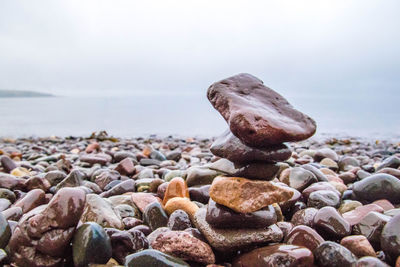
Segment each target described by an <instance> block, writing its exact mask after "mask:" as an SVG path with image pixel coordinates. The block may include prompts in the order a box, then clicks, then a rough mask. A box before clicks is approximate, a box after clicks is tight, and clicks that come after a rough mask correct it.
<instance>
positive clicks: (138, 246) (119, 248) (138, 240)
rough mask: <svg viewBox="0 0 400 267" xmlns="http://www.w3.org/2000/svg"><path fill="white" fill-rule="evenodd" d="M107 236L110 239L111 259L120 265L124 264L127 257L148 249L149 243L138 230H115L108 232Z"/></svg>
mask: <svg viewBox="0 0 400 267" xmlns="http://www.w3.org/2000/svg"><path fill="white" fill-rule="evenodd" d="M109 236H110V239H111V247H112V257H113V258H114V259H115V260H117V261H118V262H119V263H121V264H124V263H125V258H126V256H127V255H129V254H131V253H135V252H137V251H141V250H143V249H147V248H148V247H149V241H148V240H147V238H146V237H145V235H144V234H143V233H142V232H141V231H139V230H135V229H130V230H129V231H118V230H117V231H114V232H110V233H109Z"/></svg>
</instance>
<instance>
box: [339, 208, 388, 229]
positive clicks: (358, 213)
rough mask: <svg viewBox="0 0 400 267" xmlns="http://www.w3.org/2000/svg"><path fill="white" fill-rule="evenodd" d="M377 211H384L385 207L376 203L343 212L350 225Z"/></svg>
mask: <svg viewBox="0 0 400 267" xmlns="http://www.w3.org/2000/svg"><path fill="white" fill-rule="evenodd" d="M372 211H375V212H379V213H383V209H382V208H381V207H379V206H378V205H376V204H368V205H364V206H360V207H357V208H355V209H353V210H351V211H348V212H345V213H343V214H342V215H343V218H344V219H345V220H346V221H347V222H348V223H350V225H355V224H357V223H359V222H360V221H361V220H362V219H363V218H364V217H365V216H366V215H367V214H368V213H370V212H372Z"/></svg>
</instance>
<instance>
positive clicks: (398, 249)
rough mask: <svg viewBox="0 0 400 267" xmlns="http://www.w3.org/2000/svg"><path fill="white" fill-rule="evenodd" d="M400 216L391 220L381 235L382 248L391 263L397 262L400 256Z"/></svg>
mask: <svg viewBox="0 0 400 267" xmlns="http://www.w3.org/2000/svg"><path fill="white" fill-rule="evenodd" d="M399 225H400V215H396V216H395V217H393V218H391V219H390V221H389V222H388V223H387V224H386V225H385V227H384V228H383V231H382V235H381V247H382V250H383V251H384V252H385V255H386V256H387V257H388V260H389V262H393V263H394V262H395V261H396V259H397V258H398V257H399V256H400V227H399Z"/></svg>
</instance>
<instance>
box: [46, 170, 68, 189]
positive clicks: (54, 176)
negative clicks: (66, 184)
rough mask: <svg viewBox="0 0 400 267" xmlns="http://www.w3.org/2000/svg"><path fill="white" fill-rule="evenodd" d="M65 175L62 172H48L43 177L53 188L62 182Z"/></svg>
mask: <svg viewBox="0 0 400 267" xmlns="http://www.w3.org/2000/svg"><path fill="white" fill-rule="evenodd" d="M65 177H67V175H66V174H65V173H64V172H62V171H58V170H57V171H49V172H47V173H46V174H45V175H44V178H45V179H46V180H47V181H49V183H50V184H51V185H52V186H54V185H57V184H59V183H60V182H61V181H62V180H64V179H65Z"/></svg>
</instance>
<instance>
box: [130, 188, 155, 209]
mask: <svg viewBox="0 0 400 267" xmlns="http://www.w3.org/2000/svg"><path fill="white" fill-rule="evenodd" d="M131 198H132V202H133V203H134V204H135V205H136V206H137V207H138V208H139V210H140V211H141V212H144V210H145V209H146V207H147V205H149V204H151V203H153V202H159V203H160V199H159V198H157V197H155V196H153V195H152V194H150V193H142V192H140V193H133V194H132V195H131Z"/></svg>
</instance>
